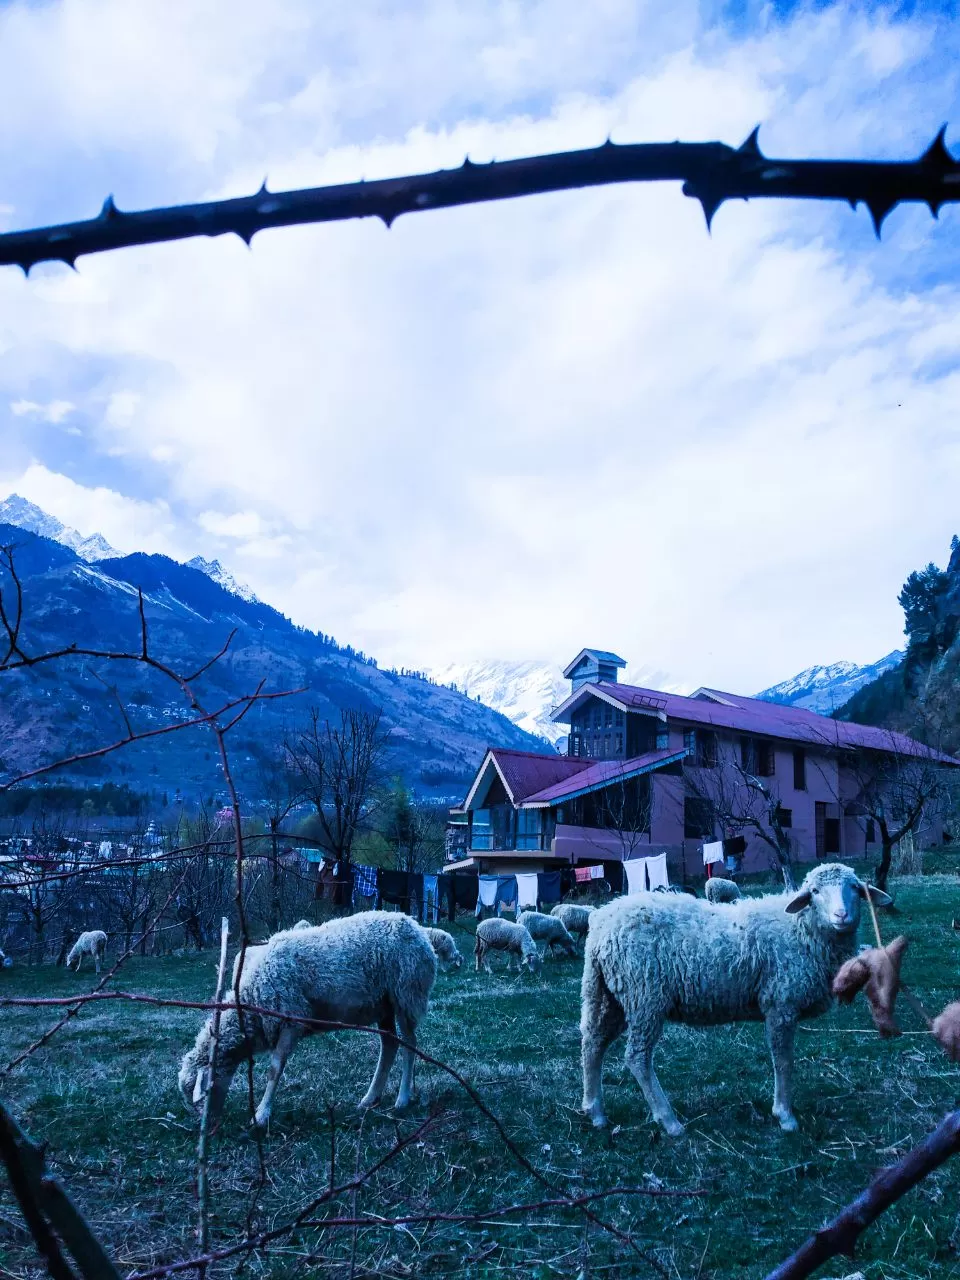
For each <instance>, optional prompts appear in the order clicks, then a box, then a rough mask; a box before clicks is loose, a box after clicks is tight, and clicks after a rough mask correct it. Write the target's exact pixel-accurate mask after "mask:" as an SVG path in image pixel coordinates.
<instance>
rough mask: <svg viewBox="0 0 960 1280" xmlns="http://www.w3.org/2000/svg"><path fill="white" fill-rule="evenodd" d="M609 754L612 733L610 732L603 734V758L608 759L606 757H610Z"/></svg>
mask: <svg viewBox="0 0 960 1280" xmlns="http://www.w3.org/2000/svg"><path fill="white" fill-rule="evenodd" d="M609 755H610V735H609V733H605V734H604V735H603V758H604V760H606V759H607V757H608V756H609Z"/></svg>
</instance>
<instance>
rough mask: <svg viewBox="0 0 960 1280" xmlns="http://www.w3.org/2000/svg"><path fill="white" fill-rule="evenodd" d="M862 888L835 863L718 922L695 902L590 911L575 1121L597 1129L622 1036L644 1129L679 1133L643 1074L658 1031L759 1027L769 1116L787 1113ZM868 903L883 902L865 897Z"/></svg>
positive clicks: (657, 897) (649, 1068) (788, 1119)
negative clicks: (801, 1051) (802, 1051)
mask: <svg viewBox="0 0 960 1280" xmlns="http://www.w3.org/2000/svg"><path fill="white" fill-rule="evenodd" d="M866 892H867V887H866V886H865V885H864V884H863V883H862V881H860V880H859V879H858V878H857V876H856V875H855V873H854V872H853V871H852V870H851V869H850V868H849V867H845V866H843V865H842V864H841V863H825V864H822V865H820V866H818V867H815V868H814V869H813V870H812V871H810V872H809V874H808V875H807V877H806V879H805V880H804V882H803V884H802V885H801V886H800V889H799V891H798V892H796V893H785V894H768V895H765V896H764V897H762V898H742V899H741V900H740V901H739V902H733V903H730V905H729V906H726V907H724V909H723V911H717V910H716V908H715V907H714V906H712V905H711V904H710V903H709V902H704V901H703V899H702V898H691V897H688V896H686V895H683V896H673V895H670V894H655V893H641V894H635V895H632V896H631V897H628V898H618V899H617V900H616V901H615V902H612V903H610V904H609V905H608V906H606V907H602V908H601V909H600V910H598V911H597V912H596V913H595V914H594V916H593V919H592V920H591V922H590V932H589V934H588V935H587V945H586V948H585V956H584V969H583V982H582V986H581V1018H580V1033H581V1053H582V1063H583V1109H584V1111H585V1112H586V1113H587V1115H589V1116H590V1117H591V1119H592V1120H593V1123H594V1124H595V1125H605V1124H606V1123H607V1119H606V1116H605V1114H604V1109H603V1097H602V1089H601V1071H602V1067H603V1059H604V1055H605V1054H606V1052H607V1050H608V1049H609V1047H610V1045H611V1044H612V1043H613V1041H614V1040H616V1039H617V1037H618V1036H619V1035H620V1034H621V1033H622V1032H623V1031H626V1032H627V1054H626V1061H627V1066H628V1067H629V1068H630V1070H631V1071H632V1072H633V1074H634V1075H635V1076H636V1078H637V1082H638V1083H639V1085H640V1088H641V1089H642V1090H643V1095H644V1097H645V1098H646V1100H647V1104H648V1105H649V1107H650V1110H651V1111H652V1113H653V1117H654V1119H655V1120H657V1121H659V1123H660V1124H662V1125H663V1127H664V1129H665V1130H666V1131H667V1133H669V1134H672V1135H676V1134H679V1133H682V1132H683V1126H682V1125H681V1124H680V1122H679V1121H678V1120H677V1117H676V1116H675V1115H674V1112H673V1108H672V1107H671V1105H670V1102H669V1099H668V1098H667V1095H666V1094H665V1093H664V1091H663V1089H662V1088H661V1086H660V1081H659V1080H658V1079H657V1076H656V1072H655V1071H654V1069H653V1055H654V1051H655V1050H656V1047H657V1043H658V1041H659V1039H660V1036H661V1035H662V1033H663V1026H664V1023H665V1022H668V1021H670V1022H683V1023H686V1024H687V1025H689V1026H701V1027H703V1026H716V1025H719V1024H722V1023H730V1022H751V1021H756V1022H761V1021H762V1022H765V1023H766V1029H767V1041H768V1043H769V1045H770V1053H771V1057H772V1058H773V1076H774V1089H773V1114H774V1115H775V1116H776V1118H777V1119H778V1120H779V1122H780V1127H781V1129H784V1130H786V1131H787V1132H792V1131H793V1130H795V1129H796V1128H797V1121H796V1118H795V1116H794V1114H793V1109H792V1104H791V1092H792V1073H793V1042H794V1036H795V1033H796V1029H797V1023H798V1022H799V1021H800V1020H801V1019H802V1018H813V1017H816V1016H817V1015H818V1014H821V1013H824V1012H825V1011H826V1010H827V1009H828V1008H829V1007H830V1003H831V991H830V984H831V980H832V978H833V975H834V974H835V973H836V971H837V969H838V968H839V967H840V965H841V964H843V962H844V961H845V960H849V959H850V958H851V956H852V955H853V953H854V949H855V947H856V938H857V927H858V925H859V923H860V906H861V902H862V900H863V898H864V897H865V895H866ZM870 893H871V895H872V897H873V900H874V902H875V903H876V904H877V905H878V906H886V905H888V904H889V903H890V901H891V899H890V898H889V897H888V895H887V894H885V893H883V892H881V890H879V889H874V888H872V887H871V888H870Z"/></svg>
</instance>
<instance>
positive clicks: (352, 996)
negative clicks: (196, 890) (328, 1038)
mask: <svg viewBox="0 0 960 1280" xmlns="http://www.w3.org/2000/svg"><path fill="white" fill-rule="evenodd" d="M251 950H253V948H248V954H249V952H250V951H251ZM436 973H437V960H436V957H435V955H434V954H433V948H432V947H431V945H430V942H429V939H428V938H426V937H425V935H424V932H423V930H422V929H421V928H420V926H419V925H418V924H416V923H414V921H413V920H411V919H410V918H409V916H406V915H403V914H402V913H400V912H385V911H365V912H363V913H362V914H361V915H356V916H347V917H345V918H343V919H340V920H331V921H329V922H328V923H326V924H322V925H319V926H317V927H315V928H314V927H311V928H309V929H290V930H287V931H285V932H283V933H277V934H274V936H273V937H272V938H271V939H270V941H269V942H268V943H266V944H265V950H264V954H263V955H262V956H259V957H257V958H256V960H255V963H254V964H253V967H252V968H248V967H247V965H246V964H244V967H243V973H242V974H241V977H240V1001H241V1004H244V1005H250V1006H254V1007H255V1008H258V1009H269V1010H270V1011H271V1014H275V1015H276V1016H270V1015H267V1014H261V1013H253V1012H244V1015H243V1029H241V1025H240V1020H239V1017H238V1015H237V1012H236V1010H234V1009H225V1010H224V1012H223V1014H222V1016H221V1019H220V1035H219V1040H218V1044H217V1054H216V1071H215V1075H214V1079H213V1080H212V1081H210V1080H209V1079H208V1077H209V1074H210V1073H209V1065H210V1050H211V1039H212V1032H213V1020H212V1018H210V1019H208V1020H207V1022H206V1023H205V1024H204V1026H203V1027H201V1029H200V1032H199V1034H198V1036H197V1040H196V1044H195V1045H194V1047H193V1048H192V1049H191V1050H190V1051H189V1052H188V1053H187V1054H186V1055H185V1056H184V1059H183V1062H182V1063H181V1066H180V1075H179V1079H178V1083H179V1086H180V1092H181V1093H182V1094H183V1096H184V1098H185V1100H186V1101H187V1104H188V1105H190V1104H191V1103H197V1102H199V1101H200V1100H201V1098H202V1097H203V1092H204V1089H205V1088H211V1089H212V1091H213V1094H212V1097H211V1099H210V1112H211V1118H213V1119H216V1118H217V1116H219V1114H220V1112H221V1111H222V1110H223V1104H224V1101H225V1099H226V1095H227V1090H228V1089H229V1088H230V1082H231V1080H232V1079H233V1076H234V1073H235V1072H236V1070H237V1067H238V1066H239V1065H240V1063H241V1062H243V1061H246V1060H247V1059H248V1058H250V1057H252V1056H254V1055H255V1054H257V1053H262V1052H265V1051H266V1050H270V1051H271V1059H270V1069H269V1071H268V1073H267V1086H266V1089H265V1090H264V1094H263V1098H262V1100H261V1102H260V1105H259V1106H258V1107H257V1111H256V1116H255V1123H256V1124H257V1125H259V1126H262V1125H265V1124H266V1123H267V1122H268V1120H269V1119H270V1112H271V1108H272V1105H273V1095H274V1092H275V1090H276V1087H277V1082H278V1081H279V1079H280V1076H281V1074H282V1072H283V1068H284V1066H285V1065H286V1061H287V1058H288V1057H289V1056H290V1054H291V1053H292V1052H293V1050H294V1049H295V1048H296V1046H297V1044H298V1043H299V1042H300V1041H301V1040H302V1039H303V1038H304V1037H305V1036H309V1035H314V1034H316V1033H317V1032H319V1031H322V1030H323V1029H324V1028H322V1027H317V1028H315V1029H314V1028H311V1027H309V1026H304V1025H302V1024H301V1023H299V1022H298V1023H291V1022H287V1021H285V1018H298V1019H316V1020H319V1021H330V1022H347V1023H352V1024H356V1025H359V1026H370V1025H373V1024H375V1025H376V1026H377V1027H378V1028H379V1029H380V1057H379V1060H378V1062H377V1068H376V1071H375V1072H374V1076H373V1079H372V1081H371V1082H370V1087H369V1089H368V1090H367V1092H366V1093H365V1094H364V1096H363V1098H362V1099H361V1101H360V1106H361V1107H372V1106H373V1105H374V1103H376V1102H377V1101H378V1100H379V1098H380V1097H381V1095H382V1094H383V1090H384V1087H385V1085H386V1082H387V1077H388V1076H389V1074H390V1068H391V1067H392V1066H393V1061H394V1059H395V1058H396V1056H397V1050H398V1048H399V1047H400V1046H399V1044H398V1041H397V1038H396V1037H397V1035H398V1034H399V1037H400V1039H401V1040H402V1041H403V1049H402V1054H403V1057H402V1063H403V1070H402V1073H401V1078H400V1089H399V1092H398V1093H397V1103H396V1105H397V1106H398V1107H405V1106H407V1105H408V1103H409V1102H410V1097H411V1093H412V1090H413V1076H414V1061H415V1059H414V1052H413V1050H414V1049H415V1048H416V1043H417V1027H418V1025H419V1024H420V1021H421V1020H422V1018H423V1016H424V1014H425V1013H426V1011H427V1003H428V1001H429V998H430V992H431V990H432V988H433V983H434V980H435V978H436ZM231 1002H232V1001H231Z"/></svg>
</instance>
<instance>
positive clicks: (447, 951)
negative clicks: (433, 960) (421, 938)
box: [424, 927, 463, 969]
mask: <svg viewBox="0 0 960 1280" xmlns="http://www.w3.org/2000/svg"><path fill="white" fill-rule="evenodd" d="M424 933H425V934H426V935H427V937H428V938H429V939H430V945H431V947H433V950H434V953H435V955H436V957H437V959H438V960H439V961H441V963H442V964H443V966H444V968H445V969H459V968H460V966H461V965H462V964H463V956H462V955H461V954H460V952H459V951H458V950H457V944H456V942H455V941H454V939H453V935H452V934H449V933H447V931H446V929H433V928H429V927H427V928H425V929H424Z"/></svg>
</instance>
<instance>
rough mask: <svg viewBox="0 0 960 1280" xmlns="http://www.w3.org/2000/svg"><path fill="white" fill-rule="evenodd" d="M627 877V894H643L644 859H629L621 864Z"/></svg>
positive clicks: (644, 885)
mask: <svg viewBox="0 0 960 1280" xmlns="http://www.w3.org/2000/svg"><path fill="white" fill-rule="evenodd" d="M623 870H624V872H625V874H626V877H627V893H628V894H631V893H645V892H646V888H647V860H646V858H630V859H628V861H626V862H625V863H624V864H623Z"/></svg>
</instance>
